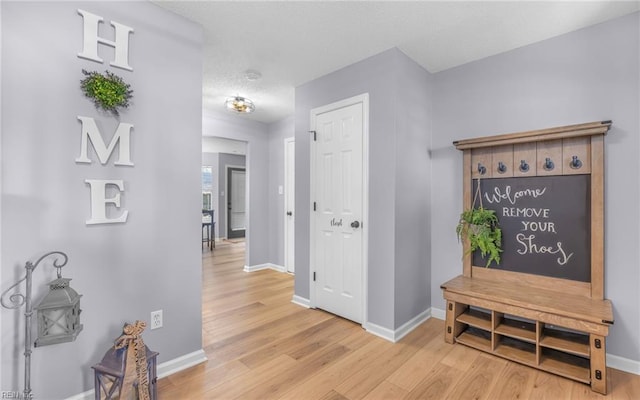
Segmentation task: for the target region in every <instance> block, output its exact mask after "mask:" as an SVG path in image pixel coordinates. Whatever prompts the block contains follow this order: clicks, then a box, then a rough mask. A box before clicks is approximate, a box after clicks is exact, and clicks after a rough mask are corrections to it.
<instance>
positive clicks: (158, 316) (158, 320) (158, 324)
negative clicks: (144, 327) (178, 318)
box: [150, 310, 162, 329]
mask: <svg viewBox="0 0 640 400" xmlns="http://www.w3.org/2000/svg"><path fill="white" fill-rule="evenodd" d="M150 326H151V329H158V328H162V310H158V311H151V324H150Z"/></svg>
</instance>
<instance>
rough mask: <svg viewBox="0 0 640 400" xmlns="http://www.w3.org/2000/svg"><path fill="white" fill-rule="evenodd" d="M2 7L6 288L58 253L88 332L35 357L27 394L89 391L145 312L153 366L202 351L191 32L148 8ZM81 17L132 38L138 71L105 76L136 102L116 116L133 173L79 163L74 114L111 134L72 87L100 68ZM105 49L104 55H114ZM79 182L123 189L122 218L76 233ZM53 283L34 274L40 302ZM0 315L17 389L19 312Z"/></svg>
mask: <svg viewBox="0 0 640 400" xmlns="http://www.w3.org/2000/svg"><path fill="white" fill-rule="evenodd" d="M0 7H2V50H1V51H2V77H1V83H2V96H3V102H2V116H3V118H2V132H1V140H2V156H1V160H2V193H1V194H2V201H1V205H2V216H3V219H2V223H1V230H2V235H1V237H2V243H1V247H2V250H3V251H2V255H1V263H2V264H1V268H2V289H5V288H7V287H8V286H9V285H10V284H12V283H13V282H14V281H15V280H17V279H18V278H20V277H21V276H22V275H23V274H24V269H23V266H24V263H25V262H26V261H27V260H35V259H36V258H37V257H38V256H39V255H41V254H43V253H44V252H46V251H49V250H54V249H59V250H62V251H65V252H67V253H68V255H69V257H70V260H69V264H68V265H67V266H66V267H65V268H64V270H63V275H64V276H66V277H70V278H73V281H72V282H71V283H72V286H73V287H74V288H75V289H76V290H77V291H78V292H79V293H81V294H82V295H83V297H82V309H83V312H82V322H83V324H84V330H83V331H82V332H81V333H80V335H79V337H78V338H77V340H76V341H75V342H72V343H64V344H59V345H54V346H46V347H41V348H37V349H35V350H34V352H33V368H32V373H33V374H32V377H33V383H32V386H33V389H34V394H35V395H36V397H37V398H47V399H60V398H65V397H67V396H71V395H74V394H77V393H80V392H83V391H86V390H89V389H91V388H92V387H93V374H92V370H91V365H93V364H95V363H96V362H98V361H100V359H101V358H102V356H103V354H104V352H105V351H106V350H107V349H108V348H109V347H110V346H111V345H112V344H113V340H114V339H115V338H116V337H118V336H119V334H121V332H122V325H123V323H125V322H133V321H135V320H143V321H147V322H148V321H149V313H150V312H151V311H153V310H157V309H163V310H164V327H163V328H161V329H158V330H154V331H150V330H147V331H146V332H145V334H144V339H145V342H146V343H147V344H148V346H149V347H150V348H151V349H153V350H156V351H159V352H160V356H159V362H161V363H162V362H164V361H167V360H171V359H174V358H176V357H179V356H182V355H185V354H188V353H191V352H194V351H197V350H200V349H201V347H202V337H201V335H202V334H201V326H202V323H201V255H200V243H199V241H200V232H199V230H200V226H201V219H200V218H201V217H200V211H199V208H200V178H199V177H200V172H199V171H200V159H201V156H200V154H201V131H202V129H201V121H202V117H201V112H202V78H201V76H202V70H201V68H202V67H201V65H202V51H201V48H202V33H201V29H200V27H198V26H196V25H195V24H193V23H191V22H187V21H186V20H184V19H182V18H180V17H178V16H176V15H175V14H172V13H169V12H167V11H164V10H162V9H160V8H159V7H157V6H155V5H153V4H151V3H147V2H131V3H127V4H126V7H125V6H123V4H122V3H112V2H87V3H72V2H44V3H31V2H2V3H1V4H0ZM78 8H82V9H85V10H87V11H90V12H92V13H94V14H98V15H101V16H103V17H104V18H105V20H107V21H110V20H115V21H118V22H120V23H123V24H125V25H128V26H131V27H133V28H134V30H135V32H134V33H133V34H132V35H131V39H130V44H131V45H130V50H129V54H130V63H131V65H132V67H133V68H134V70H133V72H129V71H124V70H119V69H116V68H109V70H112V71H114V72H115V73H116V74H118V75H120V76H122V77H123V78H124V79H125V80H126V81H127V82H128V83H130V84H131V86H132V88H133V89H134V99H133V103H132V106H131V108H130V110H128V111H125V112H122V113H121V117H120V120H121V121H123V122H129V123H132V124H133V125H134V129H133V131H132V135H131V155H132V160H133V162H134V163H135V166H134V167H115V166H113V164H112V161H110V162H109V163H107V164H106V165H104V166H103V165H101V164H100V163H99V162H97V161H94V162H93V163H92V164H90V165H88V164H76V163H75V162H74V160H75V159H76V157H78V155H79V149H80V132H81V130H80V123H79V122H78V121H77V119H76V116H78V115H84V116H90V117H94V118H95V119H96V122H97V123H98V125H99V126H100V128H101V131H102V132H103V133H104V135H105V136H108V137H110V136H111V134H112V133H113V132H114V129H115V127H116V126H117V120H116V119H115V118H114V117H112V116H110V115H107V114H105V113H101V112H98V111H97V110H96V109H95V108H94V106H93V104H92V102H91V101H89V100H88V99H86V98H84V96H83V95H82V93H81V92H80V87H79V82H80V79H82V77H83V75H82V73H81V70H82V69H83V68H85V69H89V70H99V71H104V70H105V69H106V68H107V67H108V65H107V64H99V63H96V62H92V61H88V60H83V59H80V58H78V57H76V54H77V53H79V52H80V51H81V50H82V49H81V47H82V18H81V16H80V15H78V14H77V12H76V10H77V9H78ZM107 28H109V25H108V23H107ZM107 30H108V29H107ZM105 35H106V34H105ZM100 49H101V50H100V54H101V55H102V57H103V58H104V59H105V60H111V58H112V57H111V52H110V51H109V49H108V48H105V46H100ZM107 132H108V133H107ZM112 158H113V157H112ZM88 178H89V179H123V180H124V184H125V192H124V193H123V194H122V207H123V208H125V209H127V210H129V220H128V221H127V222H126V223H124V224H108V225H94V226H87V225H85V220H86V219H88V217H89V199H90V197H89V189H88V186H87V185H86V184H85V183H84V180H85V179H88ZM54 276H55V272H54V270H53V268H51V267H50V265H46V266H40V267H39V268H38V270H36V274H35V279H34V291H35V296H34V298H35V300H36V301H38V300H39V299H40V298H41V297H42V296H43V294H44V292H45V290H46V289H45V286H44V285H45V283H46V282H48V281H50V280H52V279H53V278H54ZM1 312H2V347H3V352H2V374H3V376H2V390H21V389H22V385H23V383H22V371H23V369H22V363H23V355H22V351H21V350H20V349H21V347H22V346H23V325H22V322H23V317H22V315H21V314H20V312H19V311H15V310H6V309H2V311H1ZM177 339H179V340H177Z"/></svg>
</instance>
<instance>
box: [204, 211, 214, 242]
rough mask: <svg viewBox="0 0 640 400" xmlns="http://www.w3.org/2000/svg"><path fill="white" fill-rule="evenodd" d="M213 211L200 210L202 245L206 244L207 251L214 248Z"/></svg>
mask: <svg viewBox="0 0 640 400" xmlns="http://www.w3.org/2000/svg"><path fill="white" fill-rule="evenodd" d="M213 211H214V210H205V209H202V243H206V244H207V246H208V247H209V250H213V248H214V247H216V239H215V237H214V235H215V227H216V221H215V220H214V219H213Z"/></svg>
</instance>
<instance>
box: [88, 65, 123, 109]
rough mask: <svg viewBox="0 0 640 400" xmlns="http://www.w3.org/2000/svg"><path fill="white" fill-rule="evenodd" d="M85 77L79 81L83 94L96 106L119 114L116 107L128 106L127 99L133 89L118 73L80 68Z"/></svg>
mask: <svg viewBox="0 0 640 400" xmlns="http://www.w3.org/2000/svg"><path fill="white" fill-rule="evenodd" d="M82 73H83V74H84V75H85V76H86V78H84V79H82V80H81V81H80V87H81V88H82V92H83V93H84V95H85V96H87V97H88V98H90V99H91V100H93V104H94V105H95V106H96V108H101V109H103V110H105V111H108V112H112V113H113V114H114V115H119V112H118V109H126V108H128V107H129V100H131V98H132V97H133V90H132V89H131V86H130V85H129V84H128V83H125V81H124V80H123V79H122V78H120V77H119V76H118V75H116V74H114V73H112V72H109V71H105V73H104V74H101V73H99V72H96V71H92V72H89V71H86V70H84V69H83V70H82Z"/></svg>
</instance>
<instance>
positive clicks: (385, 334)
mask: <svg viewBox="0 0 640 400" xmlns="http://www.w3.org/2000/svg"><path fill="white" fill-rule="evenodd" d="M429 318H431V308H428V309H426V310H424V311H423V312H421V313H420V314H418V315H416V316H415V317H413V318H411V319H410V320H409V321H407V322H405V323H404V324H402V326H401V327H399V328H398V329H395V330H391V329H389V328H385V327H383V326H380V325H377V324H374V323H372V322H367V323H366V324H364V325H363V327H364V329H366V330H367V332H369V333H371V334H373V335H376V336H379V337H381V338H383V339H385V340H388V341H390V342H393V343H396V342H399V341H400V340H401V339H402V338H403V337H405V336H407V335H408V334H409V333H410V332H411V331H413V330H414V329H416V328H417V327H418V326H420V324H422V323H423V322H424V321H426V320H428V319H429Z"/></svg>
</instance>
